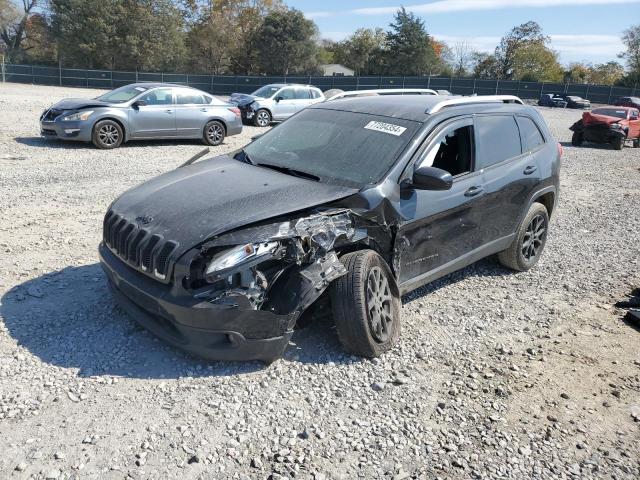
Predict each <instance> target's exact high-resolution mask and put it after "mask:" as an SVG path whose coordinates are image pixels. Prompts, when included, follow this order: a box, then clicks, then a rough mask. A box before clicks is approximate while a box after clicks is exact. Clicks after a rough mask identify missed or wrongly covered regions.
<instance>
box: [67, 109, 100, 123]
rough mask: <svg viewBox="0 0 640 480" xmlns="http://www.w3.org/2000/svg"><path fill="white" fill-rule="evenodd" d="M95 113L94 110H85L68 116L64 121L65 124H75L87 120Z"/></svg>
mask: <svg viewBox="0 0 640 480" xmlns="http://www.w3.org/2000/svg"><path fill="white" fill-rule="evenodd" d="M92 113H93V110H83V111H82V112H76V113H72V114H71V115H67V116H66V117H64V118H63V119H62V120H64V121H65V122H74V121H78V120H82V121H84V120H86V119H87V118H89V116H90V115H91V114H92Z"/></svg>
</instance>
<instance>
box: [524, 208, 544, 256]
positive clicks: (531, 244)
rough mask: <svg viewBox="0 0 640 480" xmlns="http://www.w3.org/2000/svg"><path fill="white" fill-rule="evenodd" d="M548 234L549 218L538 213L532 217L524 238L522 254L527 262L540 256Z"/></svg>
mask: <svg viewBox="0 0 640 480" xmlns="http://www.w3.org/2000/svg"><path fill="white" fill-rule="evenodd" d="M546 235H547V220H546V219H545V218H544V216H543V215H541V214H538V215H536V216H535V217H533V218H532V219H531V222H529V225H527V230H526V231H525V233H524V238H523V239H522V256H523V257H524V259H525V260H526V261H527V262H531V261H533V260H534V259H536V258H537V257H538V255H539V254H540V252H541V251H542V247H543V246H544V242H545V239H546Z"/></svg>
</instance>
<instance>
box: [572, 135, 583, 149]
mask: <svg viewBox="0 0 640 480" xmlns="http://www.w3.org/2000/svg"><path fill="white" fill-rule="evenodd" d="M583 141H584V135H583V134H582V132H573V135H572V136H571V145H573V146H574V147H579V146H580V145H582V142H583Z"/></svg>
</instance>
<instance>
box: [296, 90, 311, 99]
mask: <svg viewBox="0 0 640 480" xmlns="http://www.w3.org/2000/svg"><path fill="white" fill-rule="evenodd" d="M310 98H311V92H310V91H309V89H308V88H296V100H309V99H310Z"/></svg>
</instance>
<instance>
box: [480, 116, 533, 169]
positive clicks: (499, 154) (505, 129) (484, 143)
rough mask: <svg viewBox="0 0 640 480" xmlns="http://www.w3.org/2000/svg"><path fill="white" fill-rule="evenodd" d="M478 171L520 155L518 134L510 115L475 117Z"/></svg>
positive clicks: (520, 148)
mask: <svg viewBox="0 0 640 480" xmlns="http://www.w3.org/2000/svg"><path fill="white" fill-rule="evenodd" d="M476 127H477V128H476V130H477V131H476V135H477V139H478V140H477V142H478V169H482V168H486V167H489V166H491V165H494V164H496V163H500V162H504V161H505V160H508V159H510V158H513V157H517V156H518V155H520V154H521V153H522V147H521V145H520V132H519V131H518V126H517V125H516V121H515V119H514V118H513V117H512V116H511V115H494V116H487V117H477V119H476Z"/></svg>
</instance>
